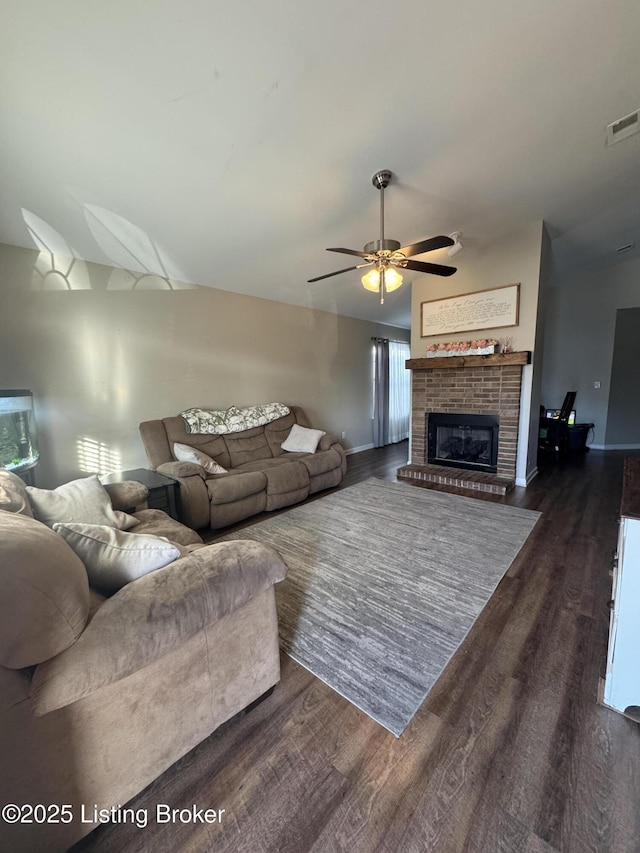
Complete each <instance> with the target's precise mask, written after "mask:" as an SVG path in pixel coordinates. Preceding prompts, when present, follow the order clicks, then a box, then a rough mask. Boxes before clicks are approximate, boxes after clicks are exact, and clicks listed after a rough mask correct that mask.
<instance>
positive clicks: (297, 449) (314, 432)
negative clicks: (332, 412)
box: [280, 424, 326, 453]
mask: <svg viewBox="0 0 640 853" xmlns="http://www.w3.org/2000/svg"><path fill="white" fill-rule="evenodd" d="M323 435H326V433H325V432H323V431H322V430H321V429H308V427H303V426H300V424H294V425H293V426H292V427H291V432H290V433H289V435H288V436H287V437H286V438H285V440H284V441H283V442H282V444H281V445H280V447H282V449H283V450H287V451H289V453H315V452H316V450H317V448H318V444H319V443H320V439H321V438H322V436H323Z"/></svg>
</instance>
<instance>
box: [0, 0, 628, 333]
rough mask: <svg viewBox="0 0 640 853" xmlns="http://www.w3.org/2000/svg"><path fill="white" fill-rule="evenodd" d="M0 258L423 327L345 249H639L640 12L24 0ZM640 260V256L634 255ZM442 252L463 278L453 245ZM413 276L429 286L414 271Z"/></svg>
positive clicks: (578, 253) (12, 85)
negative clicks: (533, 235) (451, 255)
mask: <svg viewBox="0 0 640 853" xmlns="http://www.w3.org/2000/svg"><path fill="white" fill-rule="evenodd" d="M2 17H3V36H2V51H1V52H0V76H1V82H0V87H1V90H0V94H1V98H2V110H1V115H0V122H1V129H2V146H1V152H0V181H1V192H0V242H5V243H11V244H15V245H18V246H27V247H35V246H39V247H42V246H46V247H47V248H48V249H49V250H51V251H53V252H55V253H59V254H62V255H63V254H65V253H66V254H71V255H74V256H76V257H79V258H82V259H85V260H91V261H96V262H99V263H105V264H110V265H112V266H116V267H123V268H125V269H131V270H142V271H144V270H148V271H151V272H154V273H157V274H160V275H163V276H166V277H167V278H169V279H178V280H183V281H188V282H195V283H199V284H203V285H207V286H211V287H216V288H222V289H226V290H234V291H238V292H242V293H247V294H253V295H256V296H261V297H265V298H268V299H275V300H279V301H283V302H291V303H296V304H301V305H308V306H312V307H318V308H322V309H325V310H329V311H335V312H337V313H342V314H347V315H349V316H355V317H362V318H364V319H371V320H377V321H380V322H384V323H390V324H396V325H402V326H408V325H409V304H408V299H409V293H410V288H409V287H402V288H401V289H400V290H399V291H397V292H396V293H394V294H391V295H390V296H389V298H388V299H387V302H386V304H385V305H384V306H380V305H379V302H378V300H377V298H376V296H375V295H374V294H371V293H367V292H366V291H364V290H363V288H362V287H361V285H360V283H359V275H358V273H357V272H351V273H347V274H345V275H342V276H336V277H334V278H331V279H328V280H327V281H324V282H318V283H316V284H307V279H309V278H311V277H313V276H317V275H321V274H322V273H327V272H331V271H332V270H335V269H340V268H342V267H346V266H349V265H350V259H349V258H348V257H347V256H340V255H336V254H330V253H327V252H325V251H324V250H325V248H326V247H327V246H347V247H350V248H355V249H362V248H363V246H364V244H365V243H367V242H368V241H370V240H374V239H376V238H377V237H378V228H379V219H378V204H379V194H378V191H377V190H375V189H374V188H373V186H372V185H371V176H372V175H373V173H374V172H375V171H377V170H378V169H382V168H385V169H390V170H391V171H392V172H393V173H394V181H395V182H394V183H393V184H392V185H391V186H390V187H389V189H388V190H387V192H386V197H385V202H386V232H387V233H386V236H387V237H392V238H395V239H398V240H399V241H400V242H402V243H403V244H407V243H410V242H414V241H416V240H419V239H423V238H425V237H428V236H431V235H434V234H449V233H451V232H453V231H461V232H462V235H463V238H462V239H463V242H464V243H466V244H467V245H471V246H476V247H482V246H483V245H485V244H487V243H490V242H493V241H495V240H498V239H500V238H502V237H504V236H505V235H507V234H508V233H509V232H510V231H511V230H513V229H514V228H517V227H518V226H519V225H524V224H526V223H528V222H531V221H532V220H539V219H544V220H545V221H546V222H547V224H548V227H549V230H550V233H551V236H552V238H553V243H552V246H553V251H554V255H555V257H556V260H557V262H558V264H559V265H560V267H562V266H563V265H564V266H565V267H566V266H568V265H570V264H572V263H577V262H579V261H584V260H588V259H590V258H593V259H596V258H597V259H600V260H602V259H604V260H605V262H606V259H607V258H611V261H612V262H614V261H615V258H616V254H615V250H616V248H617V247H618V246H620V245H623V244H628V243H636V244H637V245H638V246H640V233H639V229H640V201H639V199H640V192H639V191H640V133H639V134H637V135H635V136H631V137H629V138H628V139H625V140H624V141H621V142H619V143H617V144H615V145H612V146H609V147H608V146H607V145H606V144H605V140H606V129H607V125H609V124H610V123H611V122H614V121H615V120H617V119H619V118H620V117H622V116H625V115H627V114H629V113H631V112H632V111H634V110H636V109H638V108H639V107H640V61H639V59H638V34H639V33H640V5H639V4H638V3H637V0H562V2H560V3H558V2H557V0H535V1H534V0H523V2H520V3H513V2H512V0H484V2H482V3H478V2H477V0H459V1H458V2H457V3H452V4H446V3H436V2H433V0H432V2H425V0H397V1H396V2H395V3H393V4H389V3H386V2H385V3H383V2H381V0H368V2H345V0H340V2H338V0H324V2H322V3H318V2H317V0H314V2H311V0H271V2H269V3H262V2H257V0H247V2H244V3H242V2H240V3H229V2H224V3H222V2H219V0H206V1H205V0H163V2H158V0H109V2H102V3H98V2H87V0H56V2H51V0H32V2H20V0H10V2H9V3H5V4H4V7H3V15H2ZM630 251H631V253H634V252H636V251H637V250H636V249H631V250H630ZM421 259H422V260H430V261H431V260H433V261H436V262H444V263H446V262H447V257H446V251H445V250H441V251H439V252H434V253H431V254H429V255H428V256H423V257H422V258H421ZM406 279H407V281H410V280H411V278H410V277H409V276H406Z"/></svg>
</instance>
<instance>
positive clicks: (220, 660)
mask: <svg viewBox="0 0 640 853" xmlns="http://www.w3.org/2000/svg"><path fill="white" fill-rule="evenodd" d="M120 485H121V484H119V486H120ZM136 486H139V484H132V488H133V489H134V492H135V487H136ZM116 491H117V489H116ZM125 491H126V489H125ZM120 497H122V498H124V499H125V503H124V506H126V505H127V503H128V502H129V501H130V499H131V494H129V495H127V496H125V495H123V494H122V491H121V493H120ZM112 501H113V498H112ZM115 508H120V507H118V506H115ZM144 512H149V511H148V510H143V513H144ZM147 518H149V517H147ZM166 518H167V521H168V522H171V520H170V519H168V517H166ZM154 523H155V524H156V525H159V516H154ZM176 524H177V523H176V522H173V525H174V526H173V527H172V526H171V524H170V525H169V530H171V529H173V531H174V532H176V531H177V530H178V528H179V527H180V525H177V527H176V526H175V525H176ZM136 529H139V528H136ZM178 532H179V531H178ZM187 534H190V535H191V536H192V537H193V535H194V534H193V532H192V531H187ZM196 538H198V537H196ZM190 548H191V550H190V552H189V553H188V554H187V555H186V556H184V557H181V558H180V559H178V560H176V561H175V562H173V563H171V564H170V565H168V566H166V567H165V568H163V569H159V570H157V571H154V572H151V573H150V574H147V575H145V576H144V577H141V578H139V579H138V580H136V581H134V582H132V583H129V584H127V585H126V586H124V587H122V589H120V590H119V591H118V592H117V593H115V594H114V595H112V596H111V597H109V598H104V597H103V596H101V595H98V594H97V593H96V592H95V591H93V590H90V588H89V585H88V580H87V572H86V570H85V567H84V565H83V563H82V562H81V561H80V559H79V558H78V557H77V556H76V554H75V553H74V552H73V551H72V550H71V548H70V547H69V545H67V543H66V542H65V540H64V539H63V538H62V537H61V536H59V535H58V534H57V533H56V532H54V530H52V529H51V528H49V527H47V526H46V525H44V524H42V523H41V522H39V521H37V520H36V519H34V518H33V517H32V513H31V508H30V504H29V497H28V494H27V492H26V490H25V488H24V485H23V484H22V481H21V480H20V479H19V478H18V477H16V476H15V475H13V474H9V473H8V472H4V471H3V472H0V585H1V588H2V595H1V596H0V755H1V756H2V766H1V769H0V805H2V806H4V805H5V804H7V803H14V804H16V805H18V806H19V807H21V808H22V815H23V817H25V818H27V817H29V816H30V811H29V807H30V806H36V805H37V804H39V809H42V807H43V806H44V808H45V810H46V811H45V812H44V814H45V815H46V816H47V817H48V818H49V820H48V821H47V822H45V823H43V822H39V821H34V822H31V823H16V824H10V823H8V822H7V821H0V849H1V850H11V851H12V853H18V851H35V850H47V851H49V853H51V852H52V851H53V853H55V851H59V850H60V851H61V850H65V849H67V848H68V847H69V846H70V845H72V844H73V843H75V842H76V841H77V840H78V839H80V838H81V837H82V836H83V835H86V834H87V833H88V832H90V831H91V829H93V828H94V826H95V825H97V824H96V821H97V823H99V822H100V817H99V816H98V815H96V813H95V809H96V808H97V809H105V810H107V812H108V810H110V809H116V808H119V807H121V806H123V805H124V804H125V803H126V802H127V801H128V800H130V799H131V797H133V796H134V795H135V794H137V793H138V792H139V791H141V790H142V789H143V788H145V787H146V786H147V785H148V784H149V783H150V782H151V781H152V780H153V779H155V778H156V777H157V776H158V775H159V774H160V773H162V772H163V771H164V770H165V769H166V768H167V767H169V766H170V765H171V764H173V763H174V762H175V761H176V760H177V759H178V758H180V757H181V756H182V755H184V754H185V753H186V752H188V751H189V750H190V749H192V748H193V747H194V746H195V745H196V744H197V743H199V742H200V741H201V740H203V739H204V738H206V737H207V736H208V735H209V734H210V733H211V732H212V731H214V730H215V729H216V728H217V727H218V726H219V725H221V723H223V722H224V721H226V720H228V719H229V718H230V717H232V716H233V715H234V714H236V713H238V712H239V711H241V710H242V709H244V708H246V707H247V705H249V704H250V703H252V702H253V701H255V700H256V699H257V698H259V697H260V696H261V695H262V694H264V693H265V692H267V691H268V690H269V689H270V688H271V687H273V685H274V684H276V683H277V681H278V680H279V677H280V669H279V651H278V631H277V615H276V608H275V596H274V589H273V585H274V584H275V583H277V582H278V581H280V580H282V579H283V578H284V576H285V574H286V567H285V565H284V563H283V562H282V560H281V558H280V557H279V556H278V555H277V554H276V552H275V551H273V549H270V548H268V547H266V546H263V545H259V544H258V543H252V542H248V541H246V542H243V541H238V542H227V543H220V544H214V545H209V546H198V545H197V544H195V545H191V546H190ZM62 806H65V809H64V811H60V810H58V807H62ZM34 814H37V816H38V817H39V818H41V817H42V812H38V813H34ZM32 816H33V815H32ZM69 816H71V818H72V819H71V821H70V822H67V819H68V818H69Z"/></svg>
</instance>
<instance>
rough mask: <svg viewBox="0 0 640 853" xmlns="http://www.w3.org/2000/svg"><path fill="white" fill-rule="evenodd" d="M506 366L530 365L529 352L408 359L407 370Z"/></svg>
mask: <svg viewBox="0 0 640 853" xmlns="http://www.w3.org/2000/svg"><path fill="white" fill-rule="evenodd" d="M507 364H531V352H529V351H527V350H522V351H521V352H497V353H494V354H493V355H447V356H443V357H442V358H438V356H435V357H434V358H410V359H407V361H405V363H404V366H405V367H406V368H407V370H426V369H429V368H435V367H440V368H442V367H494V366H497V367H502V366H503V365H507Z"/></svg>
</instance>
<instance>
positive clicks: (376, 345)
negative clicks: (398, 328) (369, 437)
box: [371, 338, 389, 447]
mask: <svg viewBox="0 0 640 853" xmlns="http://www.w3.org/2000/svg"><path fill="white" fill-rule="evenodd" d="M371 340H372V341H373V446H374V447H384V445H385V444H389V341H388V340H387V339H386V338H371Z"/></svg>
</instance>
